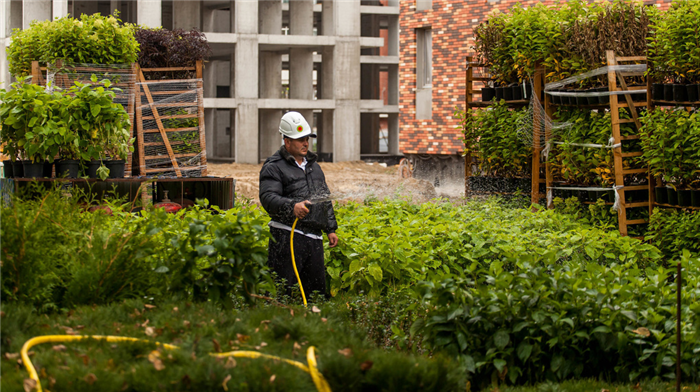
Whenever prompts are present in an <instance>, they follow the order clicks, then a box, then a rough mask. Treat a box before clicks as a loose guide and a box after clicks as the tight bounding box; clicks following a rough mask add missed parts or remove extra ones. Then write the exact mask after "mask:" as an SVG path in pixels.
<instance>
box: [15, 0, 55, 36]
mask: <svg viewBox="0 0 700 392" xmlns="http://www.w3.org/2000/svg"><path fill="white" fill-rule="evenodd" d="M52 13H53V4H52V3H51V0H22V29H28V28H29V25H30V24H31V23H32V21H33V20H39V21H42V20H51V14H52ZM3 44H4V42H3Z"/></svg>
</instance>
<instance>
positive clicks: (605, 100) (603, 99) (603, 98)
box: [596, 87, 610, 105]
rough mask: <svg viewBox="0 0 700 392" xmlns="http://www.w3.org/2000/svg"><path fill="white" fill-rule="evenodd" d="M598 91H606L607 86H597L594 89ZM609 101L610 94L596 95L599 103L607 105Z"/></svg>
mask: <svg viewBox="0 0 700 392" xmlns="http://www.w3.org/2000/svg"><path fill="white" fill-rule="evenodd" d="M596 91H598V92H599V93H603V92H607V91H609V90H608V88H607V87H598V88H597V89H596ZM609 103H610V95H601V96H600V97H598V104H600V105H607V104H609Z"/></svg>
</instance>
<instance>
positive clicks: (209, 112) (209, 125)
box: [204, 89, 217, 159]
mask: <svg viewBox="0 0 700 392" xmlns="http://www.w3.org/2000/svg"><path fill="white" fill-rule="evenodd" d="M204 91H206V89H205V90H204ZM216 120H217V119H216V109H204V127H205V129H206V132H205V133H204V136H205V138H206V143H207V159H209V158H214V157H216V153H215V152H216V137H215V136H216V131H217V130H216V123H217V121H216Z"/></svg>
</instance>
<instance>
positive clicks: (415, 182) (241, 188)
mask: <svg viewBox="0 0 700 392" xmlns="http://www.w3.org/2000/svg"><path fill="white" fill-rule="evenodd" d="M319 164H320V165H321V169H322V170H323V173H324V174H325V175H326V182H327V183H328V187H329V188H330V190H331V193H332V197H333V198H336V199H338V200H356V201H363V200H365V199H366V198H377V199H380V200H382V199H385V198H395V197H407V198H409V199H410V200H411V201H412V202H415V203H424V202H427V201H430V200H431V199H434V198H437V197H438V196H442V197H449V198H452V197H458V196H459V195H458V194H457V193H458V192H455V190H453V189H438V190H437V191H436V189H435V187H434V186H433V184H431V183H430V182H428V181H425V180H419V179H415V178H401V177H399V174H398V166H389V167H384V166H382V165H380V164H379V163H366V162H363V161H354V162H340V163H327V162H322V163H319ZM261 168H262V164H259V165H249V164H238V163H209V164H208V169H209V170H208V172H209V175H212V176H218V177H233V178H234V179H236V196H237V197H244V198H248V199H251V200H252V201H253V202H255V203H259V202H260V201H259V199H258V190H259V187H258V181H259V175H260V169H261Z"/></svg>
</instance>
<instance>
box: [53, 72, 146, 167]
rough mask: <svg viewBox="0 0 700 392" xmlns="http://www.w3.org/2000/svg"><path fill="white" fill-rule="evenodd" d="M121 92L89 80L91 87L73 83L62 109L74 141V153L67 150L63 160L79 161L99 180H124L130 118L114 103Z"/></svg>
mask: <svg viewBox="0 0 700 392" xmlns="http://www.w3.org/2000/svg"><path fill="white" fill-rule="evenodd" d="M117 91H121V90H119V89H118V88H116V87H114V86H113V85H112V83H111V82H110V81H109V80H106V79H105V80H101V81H98V80H97V76H95V75H93V76H92V77H91V83H81V82H75V83H74V85H73V86H71V88H70V89H69V90H68V93H67V95H66V96H67V98H66V103H65V105H63V108H64V117H65V118H66V119H67V123H68V124H69V126H70V128H71V130H72V131H73V132H74V134H75V135H76V138H77V141H75V142H74V144H73V145H75V146H77V150H71V149H67V150H66V151H67V154H66V156H65V158H73V159H76V160H77V159H79V160H81V161H82V164H83V166H84V167H86V169H87V172H88V173H87V174H88V175H89V176H93V175H94V176H99V177H100V178H102V179H105V178H107V177H108V176H109V177H111V178H119V176H121V177H123V176H124V165H125V162H126V158H127V155H128V153H129V152H130V151H133V138H131V137H130V134H129V131H128V129H129V126H130V121H129V116H128V114H127V113H126V111H125V110H124V107H123V106H122V105H119V104H117V103H114V102H113V100H114V96H115V92H117Z"/></svg>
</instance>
